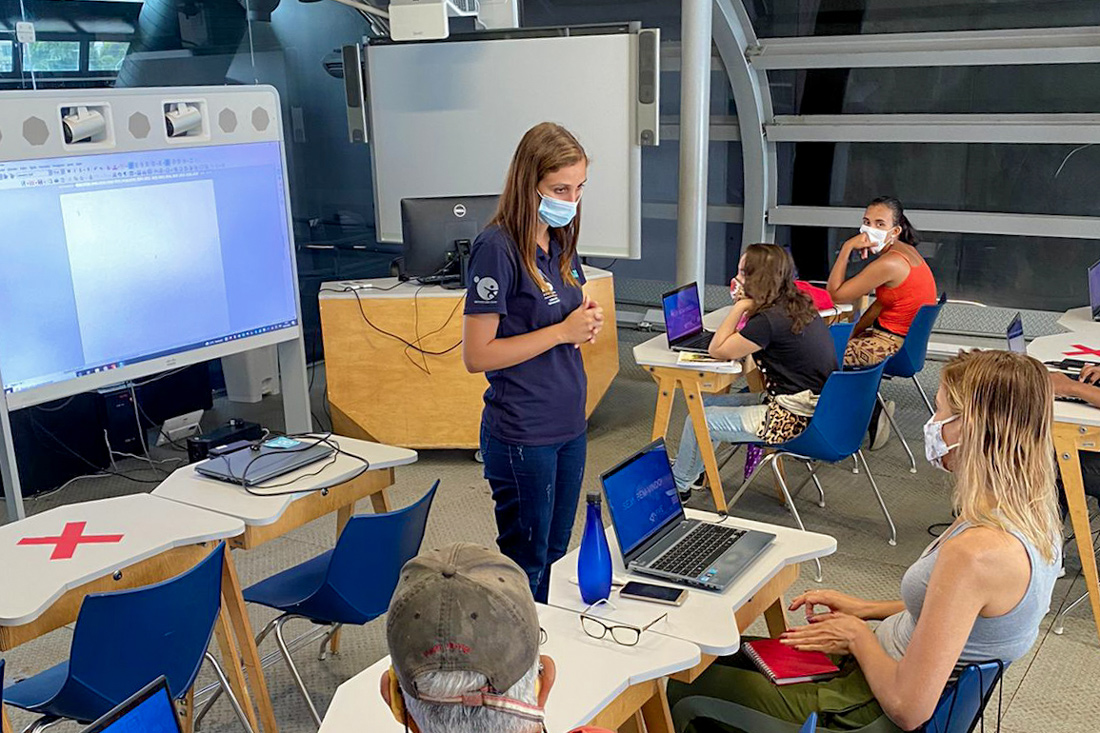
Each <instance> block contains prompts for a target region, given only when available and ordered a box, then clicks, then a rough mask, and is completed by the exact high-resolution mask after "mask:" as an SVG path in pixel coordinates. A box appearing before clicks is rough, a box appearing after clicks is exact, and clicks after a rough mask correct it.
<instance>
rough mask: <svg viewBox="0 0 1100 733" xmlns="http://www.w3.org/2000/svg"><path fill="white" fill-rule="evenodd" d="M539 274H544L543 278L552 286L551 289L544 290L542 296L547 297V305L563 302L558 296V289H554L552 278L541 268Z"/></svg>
mask: <svg viewBox="0 0 1100 733" xmlns="http://www.w3.org/2000/svg"><path fill="white" fill-rule="evenodd" d="M539 274H540V275H542V279H543V280H544V281H546V284H547V285H548V286H549V287H550V289H549V290H543V291H542V297H544V298H546V305H557V304H558V303H560V302H561V298H559V297H558V291H557V290H554V284H553V283H551V282H550V278H548V277H547V276H546V273H545V272H542V270H541V269H540V270H539Z"/></svg>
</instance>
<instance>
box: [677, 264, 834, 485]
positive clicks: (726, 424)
mask: <svg viewBox="0 0 1100 733" xmlns="http://www.w3.org/2000/svg"><path fill="white" fill-rule="evenodd" d="M737 282H738V283H740V285H741V287H740V288H739V289H738V291H737V293H736V295H735V297H736V298H737V301H736V302H735V303H734V305H733V308H731V309H730V313H729V315H728V316H727V317H726V320H725V321H724V322H723V323H722V326H721V328H719V329H718V331H717V333H715V334H714V339H713V340H712V341H711V343H710V355H711V356H713V357H714V358H716V359H723V360H733V359H743V358H745V357H746V356H749V355H752V356H753V357H754V358H755V360H756V364H757V366H758V367H759V368H760V372H761V373H762V374H763V375H764V379H765V383H766V385H767V390H766V391H765V392H761V393H750V392H738V393H734V394H728V395H714V396H711V397H707V398H704V403H703V404H704V405H705V406H706V416H707V428H708V429H709V430H710V436H711V439H712V440H714V441H716V442H719V441H720V442H724V443H757V442H761V441H764V440H765V439H766V441H765V442H770V443H777V442H782V441H784V440H790V439H791V438H793V437H794V436H795V435H797V434H798V432H801V431H802V430H803V429H804V428H805V426H806V424H807V423H809V417H808V416H807V415H806V413H807V412H809V413H812V410H813V404H814V403H815V402H816V398H817V395H819V394H821V388H822V387H824V386H825V381H826V380H827V379H828V378H829V375H830V374H832V373H833V371H835V370H836V368H837V361H836V351H835V350H834V348H833V340H832V337H831V336H830V335H829V329H828V327H827V326H826V325H825V322H824V321H822V320H821V316H819V315H818V313H817V310H816V309H815V308H814V304H813V301H812V300H811V299H810V296H808V295H806V294H805V293H803V292H802V291H800V290H799V289H798V288H797V287H796V286H795V284H794V263H793V262H792V260H791V256H790V255H789V254H787V251H786V250H785V249H783V248H782V247H779V246H777V245H774V244H752V245H749V246H748V247H747V248H746V249H745V253H744V254H743V255H741V263H740V266H739V270H738V273H737ZM789 396H795V397H791V398H790V399H778V400H777V398H780V397H789ZM672 472H673V474H674V475H675V477H676V486H677V487H678V488H679V489H680V490H681V491H684V490H687V489H688V488H689V487H690V486H691V484H692V483H693V482H695V481H696V480H697V479H698V478H699V475H700V474H701V473H702V472H703V458H702V455H701V453H700V452H699V444H698V442H697V441H696V438H695V430H694V428H693V427H692V424H691V420H690V419H689V420H686V421H685V422H684V432H683V437H681V439H680V450H679V453H678V455H677V457H676V465H675V466H673V471H672Z"/></svg>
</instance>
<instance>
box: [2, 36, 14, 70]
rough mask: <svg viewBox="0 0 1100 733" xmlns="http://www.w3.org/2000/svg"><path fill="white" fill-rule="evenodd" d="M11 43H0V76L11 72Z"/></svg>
mask: <svg viewBox="0 0 1100 733" xmlns="http://www.w3.org/2000/svg"><path fill="white" fill-rule="evenodd" d="M12 45H13V44H12V42H11V41H0V74H10V73H11V70H12V57H11V52H12Z"/></svg>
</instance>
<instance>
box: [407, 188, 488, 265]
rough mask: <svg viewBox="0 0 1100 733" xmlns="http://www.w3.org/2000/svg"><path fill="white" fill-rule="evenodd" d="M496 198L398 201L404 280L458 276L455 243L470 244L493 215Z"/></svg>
mask: <svg viewBox="0 0 1100 733" xmlns="http://www.w3.org/2000/svg"><path fill="white" fill-rule="evenodd" d="M499 199H500V197H499V196H435V197H428V198H407V199H401V236H402V238H403V239H404V244H405V250H404V255H403V262H402V266H401V276H402V277H403V278H422V277H429V276H433V275H442V274H445V273H447V272H448V271H449V270H450V271H452V274H454V275H456V276H457V275H458V274H459V272H458V263H457V258H456V257H455V255H454V252H455V249H456V248H455V243H456V242H459V241H462V240H466V241H468V242H471V243H472V242H473V241H474V239H476V238H477V235H478V234H480V233H481V230H482V229H484V228H485V227H486V226H487V225H488V223H489V221H490V220H491V219H492V218H493V216H494V215H496V211H497V202H498V201H499Z"/></svg>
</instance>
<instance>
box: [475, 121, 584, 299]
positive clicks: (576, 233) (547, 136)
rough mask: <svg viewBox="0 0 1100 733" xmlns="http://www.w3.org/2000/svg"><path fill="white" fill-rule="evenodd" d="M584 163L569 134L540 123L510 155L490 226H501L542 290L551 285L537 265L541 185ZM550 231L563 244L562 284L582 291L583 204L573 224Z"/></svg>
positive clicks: (560, 127) (529, 131) (582, 149)
mask: <svg viewBox="0 0 1100 733" xmlns="http://www.w3.org/2000/svg"><path fill="white" fill-rule="evenodd" d="M581 161H584V162H585V163H587V162H588V155H587V154H586V153H585V152H584V148H583V147H581V144H580V142H578V140H577V138H576V137H574V136H573V133H571V132H569V130H566V129H565V128H564V127H562V126H561V125H557V124H554V123H553V122H540V123H539V124H537V125H535V126H534V127H532V128H531V129H530V130H528V131H527V132H526V133H525V134H524V135H523V139H522V140H520V141H519V145H518V146H517V147H516V152H515V154H514V155H513V156H512V163H511V165H510V166H509V167H508V177H507V178H506V179H505V180H504V191H503V192H502V193H501V194H500V203H499V204H498V205H497V213H496V216H494V217H493V220H492V221H491V222H490V225H496V226H499V227H500V228H501V229H503V230H504V231H505V232H507V233H508V236H509V237H511V238H512V241H513V242H515V244H516V248H517V249H518V250H519V258H520V262H521V263H522V264H523V269H524V270H525V271H526V272H527V275H528V276H529V277H530V278H531V279H532V280H533V281H534V282H535V284H537V285H538V286H539V287H540V288H542V290H543V291H546V290H549V288H550V284H549V283H547V282H546V280H545V278H543V277H542V274H541V273H540V272H539V268H538V266H537V265H535V256H536V253H535V249H536V248H537V247H538V244H537V243H536V242H535V237H536V232H537V231H538V223H539V200H540V199H539V194H538V184H539V181H541V180H542V179H543V178H545V177H546V176H547V175H548V174H550V173H553V172H554V171H557V170H560V169H562V168H565V167H566V166H570V165H575V164H576V163H580V162H581ZM550 231H551V232H553V234H554V236H555V237H556V238H557V240H558V243H559V244H560V245H561V262H560V268H561V277H562V280H563V281H564V282H565V283H566V284H568V285H571V286H573V287H579V286H580V283H579V282H578V281H577V278H576V277H574V275H573V256H574V255H575V254H576V253H577V239H578V238H579V237H580V233H581V207H580V202H577V215H576V216H574V217H573V221H571V222H569V223H568V224H567V225H565V226H564V227H556V228H555V227H551V229H550Z"/></svg>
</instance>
